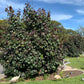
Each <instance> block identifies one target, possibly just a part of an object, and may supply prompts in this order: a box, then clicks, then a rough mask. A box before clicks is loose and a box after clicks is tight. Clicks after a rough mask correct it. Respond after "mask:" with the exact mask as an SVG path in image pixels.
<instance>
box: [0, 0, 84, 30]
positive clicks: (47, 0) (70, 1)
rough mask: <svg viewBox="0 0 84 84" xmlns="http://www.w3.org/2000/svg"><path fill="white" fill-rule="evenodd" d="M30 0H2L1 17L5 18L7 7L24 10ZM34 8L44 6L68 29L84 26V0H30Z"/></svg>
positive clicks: (52, 16) (0, 0)
mask: <svg viewBox="0 0 84 84" xmlns="http://www.w3.org/2000/svg"><path fill="white" fill-rule="evenodd" d="M27 1H28V0H0V19H5V18H6V17H7V16H6V13H5V11H4V10H5V8H6V7H8V6H10V5H11V6H12V7H13V8H14V9H15V10H17V9H18V8H20V9H21V10H23V8H24V4H25V2H27ZM29 2H30V4H31V5H32V6H33V7H34V9H38V8H44V9H45V10H46V11H50V12H51V19H52V20H56V21H59V22H61V23H62V25H63V26H64V27H65V28H66V29H73V30H77V28H79V25H81V26H84V0H29Z"/></svg>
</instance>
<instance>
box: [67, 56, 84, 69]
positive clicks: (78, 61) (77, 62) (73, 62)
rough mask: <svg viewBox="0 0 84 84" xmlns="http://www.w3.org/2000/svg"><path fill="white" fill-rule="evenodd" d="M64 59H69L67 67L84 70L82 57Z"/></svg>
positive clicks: (83, 58)
mask: <svg viewBox="0 0 84 84" xmlns="http://www.w3.org/2000/svg"><path fill="white" fill-rule="evenodd" d="M66 59H69V62H70V64H68V65H69V66H71V67H74V68H78V69H82V70H84V57H79V58H77V57H70V58H66Z"/></svg>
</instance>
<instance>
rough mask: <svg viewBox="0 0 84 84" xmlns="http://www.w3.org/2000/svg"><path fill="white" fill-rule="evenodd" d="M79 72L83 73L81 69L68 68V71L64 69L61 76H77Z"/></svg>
mask: <svg viewBox="0 0 84 84" xmlns="http://www.w3.org/2000/svg"><path fill="white" fill-rule="evenodd" d="M81 74H83V72H82V71H79V70H74V71H73V70H70V71H64V72H63V74H62V75H63V77H65V78H68V77H75V76H78V75H81Z"/></svg>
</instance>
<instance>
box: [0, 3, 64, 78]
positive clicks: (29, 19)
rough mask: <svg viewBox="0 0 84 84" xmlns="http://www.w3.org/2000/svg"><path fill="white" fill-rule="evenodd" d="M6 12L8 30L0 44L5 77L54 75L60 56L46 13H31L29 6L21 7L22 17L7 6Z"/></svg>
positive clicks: (54, 31)
mask: <svg viewBox="0 0 84 84" xmlns="http://www.w3.org/2000/svg"><path fill="white" fill-rule="evenodd" d="M6 12H7V13H8V16H9V18H8V22H9V28H7V32H8V33H7V34H6V32H4V35H3V38H4V41H2V44H1V45H2V47H3V48H5V53H4V56H2V58H0V59H1V63H2V64H3V65H4V67H5V68H6V70H5V74H6V75H7V76H15V75H18V74H20V75H21V76H22V77H24V78H27V77H33V76H37V75H44V74H45V73H53V72H55V71H56V69H57V67H58V65H59V64H60V63H61V62H62V60H63V58H64V56H63V52H62V44H61V43H60V41H59V38H58V37H57V35H56V29H55V28H53V29H52V30H51V28H50V24H51V23H50V22H51V21H50V13H49V12H48V13H46V12H45V10H44V9H39V10H38V11H35V10H34V9H32V8H31V6H30V5H29V4H26V6H25V8H24V12H23V18H20V11H18V12H17V14H15V13H14V10H13V8H12V7H11V6H10V7H9V8H6Z"/></svg>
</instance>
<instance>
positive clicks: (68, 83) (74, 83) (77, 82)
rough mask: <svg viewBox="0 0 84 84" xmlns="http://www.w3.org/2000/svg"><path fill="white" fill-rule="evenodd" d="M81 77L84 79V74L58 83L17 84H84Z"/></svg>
mask: <svg viewBox="0 0 84 84" xmlns="http://www.w3.org/2000/svg"><path fill="white" fill-rule="evenodd" d="M81 77H84V74H83V75H80V76H77V77H73V78H66V79H61V80H58V81H56V80H45V81H32V82H19V83H16V84H84V81H81ZM0 84H9V83H0Z"/></svg>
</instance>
